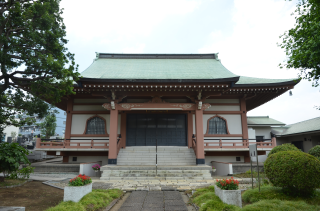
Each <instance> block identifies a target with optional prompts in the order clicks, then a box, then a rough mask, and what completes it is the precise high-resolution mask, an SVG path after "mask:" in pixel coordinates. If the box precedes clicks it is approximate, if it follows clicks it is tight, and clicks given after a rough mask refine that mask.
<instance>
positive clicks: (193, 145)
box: [192, 134, 197, 155]
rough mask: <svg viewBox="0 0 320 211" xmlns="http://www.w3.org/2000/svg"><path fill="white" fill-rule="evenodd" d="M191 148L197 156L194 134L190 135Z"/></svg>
mask: <svg viewBox="0 0 320 211" xmlns="http://www.w3.org/2000/svg"><path fill="white" fill-rule="evenodd" d="M192 148H193V150H194V154H196V155H197V140H196V137H195V136H194V134H192Z"/></svg>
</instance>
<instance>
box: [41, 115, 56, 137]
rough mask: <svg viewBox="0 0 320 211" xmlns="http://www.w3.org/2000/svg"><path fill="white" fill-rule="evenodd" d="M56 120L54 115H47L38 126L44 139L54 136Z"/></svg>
mask: <svg viewBox="0 0 320 211" xmlns="http://www.w3.org/2000/svg"><path fill="white" fill-rule="evenodd" d="M56 121H57V118H56V115H55V114H48V115H47V116H46V118H45V119H44V121H43V122H42V123H40V124H39V127H40V128H41V134H42V135H43V136H44V137H45V138H46V139H49V138H50V136H54V134H55V132H56V127H57V123H56Z"/></svg>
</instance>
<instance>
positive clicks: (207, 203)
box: [190, 186, 240, 211]
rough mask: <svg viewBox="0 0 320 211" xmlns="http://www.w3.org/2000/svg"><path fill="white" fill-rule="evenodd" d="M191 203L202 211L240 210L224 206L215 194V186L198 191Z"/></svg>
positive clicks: (231, 206)
mask: <svg viewBox="0 0 320 211" xmlns="http://www.w3.org/2000/svg"><path fill="white" fill-rule="evenodd" d="M190 200H191V202H192V203H194V204H196V205H197V206H198V207H200V211H218V210H219V211H220V210H223V211H238V210H240V208H238V207H236V206H233V205H228V204H224V203H223V202H222V201H221V200H220V198H219V197H218V196H216V195H215V194H214V186H210V187H207V188H201V189H198V190H197V191H196V192H195V193H194V194H193V195H192V197H191V199H190Z"/></svg>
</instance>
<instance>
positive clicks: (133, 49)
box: [123, 44, 146, 53]
mask: <svg viewBox="0 0 320 211" xmlns="http://www.w3.org/2000/svg"><path fill="white" fill-rule="evenodd" d="M145 47H146V45H145V44H139V45H137V46H136V47H128V48H124V49H123V53H143V50H144V48H145Z"/></svg>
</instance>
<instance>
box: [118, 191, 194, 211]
mask: <svg viewBox="0 0 320 211" xmlns="http://www.w3.org/2000/svg"><path fill="white" fill-rule="evenodd" d="M133 210H134V211H174V210H179V211H188V208H187V206H186V204H185V203H184V201H183V199H182V197H181V194H180V193H179V192H178V191H133V192H132V193H131V194H130V196H129V197H128V198H127V200H126V201H125V202H124V203H123V204H122V206H121V207H120V209H119V210H118V211H133Z"/></svg>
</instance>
